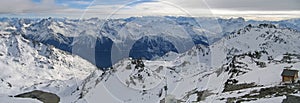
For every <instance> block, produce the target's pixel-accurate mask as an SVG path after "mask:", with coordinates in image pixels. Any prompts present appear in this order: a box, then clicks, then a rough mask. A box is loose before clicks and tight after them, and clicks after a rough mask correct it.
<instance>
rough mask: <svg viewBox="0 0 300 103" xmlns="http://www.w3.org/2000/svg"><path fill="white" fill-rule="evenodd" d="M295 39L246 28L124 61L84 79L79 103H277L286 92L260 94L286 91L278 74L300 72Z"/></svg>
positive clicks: (278, 31) (285, 32)
mask: <svg viewBox="0 0 300 103" xmlns="http://www.w3.org/2000/svg"><path fill="white" fill-rule="evenodd" d="M299 37H300V33H299V32H297V31H295V30H291V29H282V28H277V27H275V26H274V25H269V24H261V25H257V26H250V25H249V26H246V27H244V28H242V29H239V30H236V31H234V32H232V33H231V34H230V35H228V36H227V37H226V38H223V39H221V40H220V41H218V42H216V43H215V44H213V45H211V46H205V45H196V46H195V47H193V48H192V49H191V50H189V51H187V52H185V53H181V54H173V53H169V54H168V55H172V56H177V57H170V58H168V57H167V56H164V57H162V58H158V59H156V60H155V61H147V60H143V61H142V62H141V64H143V65H140V64H139V63H136V61H139V60H132V59H123V60H121V61H119V62H118V63H116V64H115V65H114V66H113V68H111V69H110V70H108V71H106V72H105V73H95V74H94V75H92V76H90V78H89V79H86V80H85V81H86V82H85V83H84V84H83V86H82V90H84V92H82V93H81V94H83V95H81V96H83V98H80V99H79V101H78V102H84V101H87V102H90V103H96V102H97V100H99V99H100V98H101V97H104V98H101V100H103V101H105V102H117V103H122V102H126V103H127V102H128V103H140V102H149V103H153V102H159V101H160V100H162V99H164V98H165V97H168V98H169V97H173V96H174V98H175V99H176V100H178V101H181V102H203V103H225V102H230V101H231V102H237V101H248V102H249V101H250V102H258V103H260V102H264V101H268V102H281V101H282V99H284V98H285V96H284V95H285V94H291V92H280V91H278V92H277V93H276V92H275V93H274V94H272V93H271V94H260V93H264V90H266V89H275V90H280V89H276V88H277V87H278V86H281V88H286V87H287V86H286V85H282V84H281V76H280V74H281V72H282V70H283V69H284V68H288V67H290V68H291V69H298V68H299V66H300V62H299V61H300V59H299V55H298V54H299V52H298V51H299V47H298V45H297V44H299V43H298V42H299V41H298V38H299ZM287 56H289V57H290V58H291V59H286V58H287ZM97 75H98V76H97ZM266 75H267V76H266ZM232 81H235V82H232ZM232 83H233V84H232ZM242 85H244V87H243V86H242ZM230 86H232V87H231V88H233V87H234V86H237V87H235V88H237V89H230V88H229V87H230ZM240 87H243V88H240ZM238 88H240V89H238ZM101 91H104V92H101ZM292 93H293V92H292ZM251 95H252V96H262V97H261V98H255V97H251ZM238 97H239V98H238Z"/></svg>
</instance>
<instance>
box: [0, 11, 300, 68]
mask: <svg viewBox="0 0 300 103" xmlns="http://www.w3.org/2000/svg"><path fill="white" fill-rule="evenodd" d="M0 21H1V26H2V32H6V31H9V32H10V31H13V32H17V33H20V34H21V35H22V36H23V37H24V38H27V39H31V40H33V41H38V42H42V43H44V44H49V45H53V46H55V47H56V48H58V49H61V50H63V51H67V52H70V53H73V54H76V55H79V56H81V57H83V58H85V59H86V60H88V61H90V62H91V63H93V64H95V65H96V66H97V67H98V68H103V69H104V68H107V67H110V66H112V64H114V63H116V62H117V61H119V60H121V59H122V58H126V57H133V58H145V59H148V60H151V59H153V58H157V57H160V56H163V55H164V54H166V53H168V52H170V51H173V52H178V53H182V52H185V51H187V50H189V49H190V48H192V47H193V46H194V45H196V44H203V45H211V44H213V43H214V42H216V41H218V40H220V39H221V38H222V37H224V36H226V35H229V34H230V33H231V32H232V31H234V30H237V29H239V28H243V27H244V26H246V25H248V24H253V25H256V24H261V23H266V24H270V23H272V24H274V25H276V26H277V27H280V28H292V29H295V30H300V27H299V25H298V24H299V23H300V20H299V19H291V20H284V21H254V20H249V21H245V20H244V19H243V18H236V19H221V18H192V17H170V16H166V17H131V18H126V19H109V20H102V19H97V18H91V19H82V20H79V19H65V18H47V19H18V18H1V19H0ZM158 44H159V45H158ZM174 47H175V48H174ZM112 53H113V55H112Z"/></svg>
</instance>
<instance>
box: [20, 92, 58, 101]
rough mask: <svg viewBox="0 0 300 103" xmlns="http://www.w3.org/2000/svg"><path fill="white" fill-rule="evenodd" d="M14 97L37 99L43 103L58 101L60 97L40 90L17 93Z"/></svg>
mask: <svg viewBox="0 0 300 103" xmlns="http://www.w3.org/2000/svg"><path fill="white" fill-rule="evenodd" d="M14 97H20V98H32V99H37V100H39V101H41V102H43V103H59V101H60V98H59V97H58V96H57V95H56V94H53V93H49V92H44V91H40V90H34V91H31V92H27V93H23V94H19V95H16V96H14Z"/></svg>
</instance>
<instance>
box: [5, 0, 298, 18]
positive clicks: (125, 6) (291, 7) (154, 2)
mask: <svg viewBox="0 0 300 103" xmlns="http://www.w3.org/2000/svg"><path fill="white" fill-rule="evenodd" d="M34 1H35V2H34ZM34 1H33V0H5V1H2V2H1V4H0V15H1V14H2V15H1V16H3V15H4V16H5V15H38V16H59V17H76V18H81V17H100V18H108V17H117V18H118V17H130V16H165V15H176V16H247V17H249V16H253V17H257V16H264V17H268V16H269V17H280V16H281V17H300V6H298V5H299V4H300V1H299V0H285V1H284V2H283V1H281V0H264V1H262V0H94V1H93V0H34ZM36 1H39V2H36ZM274 15H276V16H274Z"/></svg>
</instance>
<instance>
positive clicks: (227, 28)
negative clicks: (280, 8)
mask: <svg viewBox="0 0 300 103" xmlns="http://www.w3.org/2000/svg"><path fill="white" fill-rule="evenodd" d="M0 21H1V24H0V25H1V29H0V37H1V38H0V42H1V45H0V64H1V67H0V69H2V70H3V71H5V72H2V73H0V80H1V82H0V83H1V84H0V90H1V93H2V94H0V99H5V100H14V101H16V102H18V101H20V100H22V99H20V98H12V97H9V96H16V95H18V94H21V93H25V92H30V91H33V90H42V91H45V92H50V93H54V94H56V95H58V96H59V97H60V101H61V102H62V103H70V102H77V103H86V102H89V103H98V102H99V101H101V102H107V103H110V102H112V103H119V102H126V103H142V102H143V103H144V102H146V103H153V102H160V101H170V100H176V101H179V102H204V103H207V102H212V103H219V102H220V103H224V102H229V103H231V102H243V101H250V102H278V103H279V102H281V101H282V99H283V98H285V95H287V94H293V93H297V90H298V88H299V87H298V84H292V85H284V84H282V83H281V77H280V73H281V72H282V70H283V69H284V68H291V69H298V68H299V67H300V63H299V61H300V58H299V57H300V55H299V54H300V53H299V51H300V46H299V45H298V44H300V43H299V38H300V33H299V32H298V26H297V25H298V24H299V22H298V20H297V19H293V20H286V21H276V22H273V21H252V20H250V21H245V20H244V19H243V18H237V19H220V18H217V19H216V18H190V17H132V18H127V19H111V20H106V21H105V20H100V19H97V18H92V19H86V20H71V19H55V18H47V19H8V18H6V19H1V20H0ZM260 23H263V24H260ZM249 24H251V25H249ZM284 24H286V25H284ZM141 52H142V53H141ZM128 57H133V58H128ZM140 57H144V58H145V59H148V60H144V59H143V60H141V59H137V58H140ZM149 59H151V60H149ZM104 65H105V66H107V67H110V66H111V65H112V67H110V68H108V69H107V70H106V71H102V70H98V69H96V68H97V67H102V66H104ZM95 66H97V67H95ZM2 91H3V92H2ZM267 91H272V92H267ZM25 100H26V101H29V102H38V101H31V100H30V99H24V101H25ZM26 101H25V102H26Z"/></svg>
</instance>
